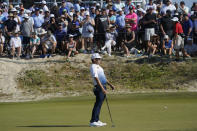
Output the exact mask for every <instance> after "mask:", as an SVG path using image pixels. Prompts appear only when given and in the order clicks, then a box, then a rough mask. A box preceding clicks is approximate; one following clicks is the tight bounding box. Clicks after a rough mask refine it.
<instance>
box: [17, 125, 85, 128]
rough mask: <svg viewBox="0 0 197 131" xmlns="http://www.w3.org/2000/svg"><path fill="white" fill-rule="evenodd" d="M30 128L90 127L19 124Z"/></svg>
mask: <svg viewBox="0 0 197 131" xmlns="http://www.w3.org/2000/svg"><path fill="white" fill-rule="evenodd" d="M17 127H29V128H48V127H89V125H30V126H17Z"/></svg>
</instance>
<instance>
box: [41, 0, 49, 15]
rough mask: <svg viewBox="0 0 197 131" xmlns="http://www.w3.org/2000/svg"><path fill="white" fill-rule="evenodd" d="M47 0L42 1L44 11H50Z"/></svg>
mask: <svg viewBox="0 0 197 131" xmlns="http://www.w3.org/2000/svg"><path fill="white" fill-rule="evenodd" d="M46 4H47V2H46V1H45V0H43V1H42V9H43V11H44V12H45V11H49V8H48V7H47V5H46Z"/></svg>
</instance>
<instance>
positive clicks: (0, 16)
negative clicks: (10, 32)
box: [0, 10, 6, 29]
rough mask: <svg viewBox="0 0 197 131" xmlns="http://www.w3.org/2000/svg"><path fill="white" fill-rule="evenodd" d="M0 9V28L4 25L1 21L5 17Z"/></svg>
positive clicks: (3, 20)
mask: <svg viewBox="0 0 197 131" xmlns="http://www.w3.org/2000/svg"><path fill="white" fill-rule="evenodd" d="M2 13H3V12H2V10H0V29H3V27H4V25H3V22H5V21H6V17H5V16H4V15H3V14H2Z"/></svg>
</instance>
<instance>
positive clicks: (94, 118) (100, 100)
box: [90, 86, 106, 123]
mask: <svg viewBox="0 0 197 131" xmlns="http://www.w3.org/2000/svg"><path fill="white" fill-rule="evenodd" d="M95 87H96V88H95V89H94V95H95V96H96V102H95V104H94V108H93V110H92V118H91V120H90V122H91V123H92V122H97V121H99V115H100V111H101V106H102V104H103V101H104V100H105V97H106V95H105V94H104V93H103V92H102V90H101V87H99V86H95ZM104 88H105V89H106V86H104Z"/></svg>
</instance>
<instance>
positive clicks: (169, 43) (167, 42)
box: [162, 35, 173, 56]
mask: <svg viewBox="0 0 197 131" xmlns="http://www.w3.org/2000/svg"><path fill="white" fill-rule="evenodd" d="M162 47H163V52H164V55H167V53H168V55H169V56H171V54H172V50H173V40H171V39H170V37H169V36H168V35H165V36H164V39H163V46H162Z"/></svg>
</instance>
